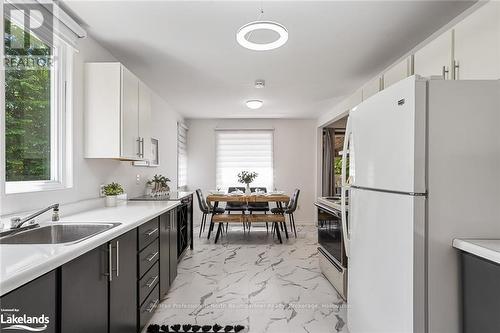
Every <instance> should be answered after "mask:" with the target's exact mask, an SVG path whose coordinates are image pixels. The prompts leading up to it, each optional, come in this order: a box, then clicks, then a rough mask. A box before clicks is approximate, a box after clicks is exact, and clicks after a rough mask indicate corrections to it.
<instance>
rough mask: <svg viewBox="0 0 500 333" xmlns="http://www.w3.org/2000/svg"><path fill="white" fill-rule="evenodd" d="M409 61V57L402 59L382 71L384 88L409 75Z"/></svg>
mask: <svg viewBox="0 0 500 333" xmlns="http://www.w3.org/2000/svg"><path fill="white" fill-rule="evenodd" d="M409 61H410V59H404V60H403V61H401V62H399V63H397V64H396V65H394V66H392V67H391V68H389V69H388V70H387V71H386V72H385V73H384V88H387V87H389V86H391V85H393V84H394V83H396V82H399V81H401V80H403V79H405V78H407V77H408V76H410V70H409V66H410V64H409Z"/></svg>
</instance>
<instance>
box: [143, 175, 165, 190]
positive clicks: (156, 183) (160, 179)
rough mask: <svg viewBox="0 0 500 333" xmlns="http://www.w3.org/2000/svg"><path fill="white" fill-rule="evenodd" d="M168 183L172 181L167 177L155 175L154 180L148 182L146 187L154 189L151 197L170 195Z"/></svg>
mask: <svg viewBox="0 0 500 333" xmlns="http://www.w3.org/2000/svg"><path fill="white" fill-rule="evenodd" d="M168 182H170V179H168V178H167V177H165V176H162V175H154V176H153V179H151V180H148V181H147V183H146V185H147V186H151V187H152V188H151V195H156V194H168V193H169V192H170V187H169V186H168Z"/></svg>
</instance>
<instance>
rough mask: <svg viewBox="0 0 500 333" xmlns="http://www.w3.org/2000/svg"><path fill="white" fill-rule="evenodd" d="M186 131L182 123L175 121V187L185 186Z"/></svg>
mask: <svg viewBox="0 0 500 333" xmlns="http://www.w3.org/2000/svg"><path fill="white" fill-rule="evenodd" d="M187 131H188V128H187V126H186V125H185V124H183V123H180V122H179V123H177V187H185V186H187Z"/></svg>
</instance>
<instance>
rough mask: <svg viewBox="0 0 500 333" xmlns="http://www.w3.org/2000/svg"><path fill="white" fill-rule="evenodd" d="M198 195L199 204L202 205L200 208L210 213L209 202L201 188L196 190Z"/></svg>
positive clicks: (203, 211)
mask: <svg viewBox="0 0 500 333" xmlns="http://www.w3.org/2000/svg"><path fill="white" fill-rule="evenodd" d="M196 197H198V204H199V205H200V210H201V212H202V213H206V214H208V210H209V209H208V204H207V202H206V201H205V197H204V196H203V193H202V192H201V189H197V190H196Z"/></svg>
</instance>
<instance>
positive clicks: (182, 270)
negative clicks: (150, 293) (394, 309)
mask: <svg viewBox="0 0 500 333" xmlns="http://www.w3.org/2000/svg"><path fill="white" fill-rule="evenodd" d="M198 232H199V229H197V228H195V230H194V235H195V240H194V242H195V243H194V250H193V251H188V253H186V255H185V256H184V258H183V260H182V261H181V262H180V263H179V266H178V276H177V278H176V279H175V281H174V283H173V285H172V286H171V289H170V291H169V293H168V294H167V296H166V297H165V298H164V299H163V300H162V301H161V303H160V304H159V306H158V309H157V310H156V312H155V314H154V316H153V318H152V320H151V322H150V323H155V324H160V325H163V324H165V325H173V324H177V323H179V324H187V323H189V324H195V323H196V324H198V325H213V324H214V323H218V324H219V325H222V326H224V325H228V324H231V325H234V324H241V325H244V326H245V327H246V328H245V330H244V332H250V333H263V332H273V333H281V332H286V333H295V332H297V333H298V332H305V333H308V332H310V333H327V332H347V328H346V325H345V318H346V308H345V303H344V302H343V301H342V299H341V298H340V296H338V294H337V292H336V291H335V289H334V288H333V287H332V286H331V284H330V283H329V282H328V280H326V278H325V277H324V276H323V275H322V274H321V272H320V269H319V265H318V253H317V233H316V228H315V227H314V226H299V225H297V233H298V238H297V239H295V238H294V237H292V236H291V235H290V236H291V237H290V239H288V240H286V239H285V241H284V243H283V244H279V242H278V240H277V239H276V237H274V238H273V237H272V235H271V234H267V233H266V230H265V228H257V227H252V231H251V233H250V234H248V233H246V234H244V233H243V230H242V227H240V228H238V227H237V226H234V225H233V226H230V227H229V232H228V234H227V235H225V234H224V236H223V237H222V239H221V241H219V242H218V243H217V244H214V243H213V237H211V239H210V240H207V239H206V233H205V235H204V236H202V238H198Z"/></svg>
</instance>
